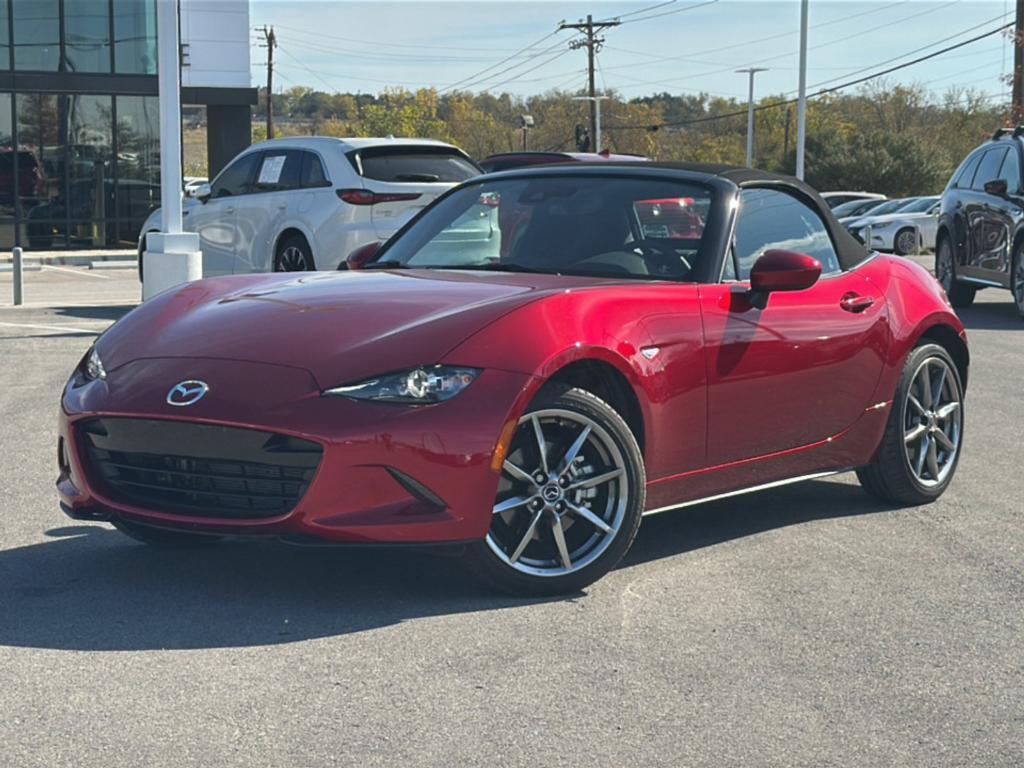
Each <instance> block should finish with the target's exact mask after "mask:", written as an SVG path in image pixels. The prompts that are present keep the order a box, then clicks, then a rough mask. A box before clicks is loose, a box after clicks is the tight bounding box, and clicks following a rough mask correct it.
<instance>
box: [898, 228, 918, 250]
mask: <svg viewBox="0 0 1024 768" xmlns="http://www.w3.org/2000/svg"><path fill="white" fill-rule="evenodd" d="M908 234H909V235H910V236H911V237H913V238H914V239H915V242H916V239H917V236H918V235H917V230H915V229H914V228H913V227H904V228H903V229H901V230H899V231H898V232H897V233H896V234H895V235H893V238H892V250H893V253H895V254H896V255H897V256H910V255H911V254H914V253H917V252H918V251H919V250H920V249H919V248H917V247H915V248H912V249H910V250H908V249H906V248H901V247H900V239H901V238H902V237H903V236H904V235H908Z"/></svg>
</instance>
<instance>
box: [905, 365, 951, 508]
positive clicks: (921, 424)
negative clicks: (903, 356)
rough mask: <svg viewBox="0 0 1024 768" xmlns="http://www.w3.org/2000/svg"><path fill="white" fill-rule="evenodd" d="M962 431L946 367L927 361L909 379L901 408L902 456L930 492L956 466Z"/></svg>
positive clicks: (915, 476)
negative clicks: (908, 386)
mask: <svg viewBox="0 0 1024 768" xmlns="http://www.w3.org/2000/svg"><path fill="white" fill-rule="evenodd" d="M962 428H963V405H962V403H961V402H960V389H959V387H958V386H957V379H956V374H955V373H954V371H953V370H952V368H951V367H950V365H949V363H947V362H946V361H945V360H943V359H941V358H939V357H928V358H926V359H925V360H923V361H922V362H921V364H920V366H918V368H917V371H915V373H914V377H913V378H912V379H911V384H910V388H909V389H908V391H907V397H906V401H905V402H904V404H903V449H904V450H903V454H904V457H905V458H906V461H907V462H908V464H909V466H910V471H911V472H912V473H913V475H914V478H915V479H916V480H917V482H918V483H920V484H921V485H923V486H925V487H927V488H932V487H935V486H937V485H940V484H941V483H942V482H944V481H945V480H946V477H947V476H948V475H949V473H950V471H951V470H952V468H953V467H954V466H955V465H956V458H957V454H958V452H959V451H960V436H961V432H962Z"/></svg>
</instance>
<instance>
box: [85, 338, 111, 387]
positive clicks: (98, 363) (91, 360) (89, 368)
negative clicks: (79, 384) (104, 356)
mask: <svg viewBox="0 0 1024 768" xmlns="http://www.w3.org/2000/svg"><path fill="white" fill-rule="evenodd" d="M85 378H87V379H89V380H90V381H93V380H95V379H105V378H107V371H106V369H105V368H104V367H103V361H102V360H100V353H99V352H97V351H96V347H95V346H94V347H93V348H92V349H90V350H89V354H88V355H87V356H86V358H85Z"/></svg>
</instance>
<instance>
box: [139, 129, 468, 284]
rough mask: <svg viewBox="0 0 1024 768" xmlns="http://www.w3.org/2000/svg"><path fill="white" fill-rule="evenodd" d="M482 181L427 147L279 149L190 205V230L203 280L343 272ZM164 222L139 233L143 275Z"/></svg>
mask: <svg viewBox="0 0 1024 768" xmlns="http://www.w3.org/2000/svg"><path fill="white" fill-rule="evenodd" d="M479 174H480V169H479V168H478V167H477V166H476V164H474V163H473V161H472V160H471V159H470V158H469V156H468V155H466V153H464V152H463V151H462V150H460V149H458V148H457V147H453V146H452V145H450V144H445V143H443V142H440V141H432V140H430V139H333V138H327V137H322V136H313V137H301V138H288V139H274V140H273V141H265V142H263V143H261V144H257V145H255V146H252V147H249V148H248V149H247V150H245V151H244V152H242V153H241V154H240V155H239V156H238V157H236V158H235V159H234V160H232V161H231V163H230V164H229V165H228V166H227V167H226V168H225V169H224V170H222V171H221V172H220V173H219V174H218V175H217V178H215V179H214V180H213V183H212V184H210V185H203V186H202V187H200V188H199V190H198V191H197V192H196V195H195V197H192V198H188V199H186V200H185V202H184V210H183V214H184V222H183V223H184V227H185V229H186V231H189V232H198V233H199V242H200V247H201V249H202V251H203V276H204V277H210V276H212V275H230V274H239V273H244V272H271V271H274V272H293V271H303V270H312V269H337V267H338V265H339V264H340V263H341V262H342V261H344V260H345V257H346V256H348V255H349V253H351V252H352V251H353V250H355V249H356V248H357V247H359V246H361V245H365V244H367V243H371V242H374V241H379V240H386V239H387V238H388V237H390V236H391V235H392V234H394V233H395V231H396V230H397V229H398V228H399V227H400V226H402V224H404V223H405V222H406V221H408V219H409V218H411V217H412V215H413V214H414V213H415V212H416V211H418V210H419V209H421V208H423V207H424V206H425V205H427V203H429V202H430V201H431V200H433V199H434V198H435V197H437V196H438V195H440V194H441V193H442V192H445V191H446V190H448V189H449V188H450V187H453V186H454V185H455V184H457V183H459V182H461V181H464V180H466V179H468V178H471V177H473V176H476V175H479ZM160 215H161V214H160V210H159V209H157V210H156V211H154V212H153V213H152V214H150V216H149V218H148V219H146V222H145V223H144V224H143V225H142V230H141V232H140V235H139V264H140V272H141V264H142V252H143V250H144V249H145V243H146V235H148V234H149V233H150V232H156V231H159V230H160V228H161V218H160Z"/></svg>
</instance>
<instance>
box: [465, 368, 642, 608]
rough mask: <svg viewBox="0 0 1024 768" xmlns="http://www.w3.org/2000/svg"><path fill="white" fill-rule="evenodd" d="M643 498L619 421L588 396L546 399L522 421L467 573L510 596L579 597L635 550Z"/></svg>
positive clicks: (568, 392) (636, 463)
mask: <svg viewBox="0 0 1024 768" xmlns="http://www.w3.org/2000/svg"><path fill="white" fill-rule="evenodd" d="M644 498H645V473H644V464H643V457H642V456H641V454H640V448H639V447H638V446H637V442H636V438H634V436H633V433H632V432H631V431H630V429H629V427H628V426H627V425H626V422H625V421H623V419H622V417H621V416H620V415H619V414H618V413H617V412H616V411H615V410H614V409H613V408H612V407H611V406H610V405H608V404H607V403H605V402H604V401H603V400H601V399H600V398H598V397H596V396H595V395H593V394H591V393H590V392H587V391H585V390H582V389H568V388H559V389H554V390H550V391H548V392H545V393H542V394H541V395H540V396H539V397H538V398H537V400H535V401H534V403H533V404H531V406H530V408H529V410H528V411H527V413H526V414H525V415H524V416H523V417H522V418H521V419H520V420H519V424H518V427H517V429H516V432H515V433H514V435H513V438H512V442H511V444H510V446H509V449H508V454H507V456H506V459H505V462H504V470H503V472H502V475H501V480H500V481H499V485H498V494H497V497H496V498H495V503H494V508H493V510H492V519H491V529H490V532H489V533H488V534H487V538H486V539H484V540H483V541H481V542H478V543H477V544H474V545H472V546H471V547H470V548H469V551H468V552H467V557H468V559H469V564H470V566H471V567H473V568H474V570H476V571H477V572H478V573H479V574H480V575H481V576H482V577H483V578H484V579H485V580H486V581H489V582H490V583H491V584H493V585H494V586H497V587H498V588H500V589H502V590H504V591H507V592H512V593H514V594H520V595H550V594H561V593H566V592H576V591H578V590H580V589H582V588H583V587H585V586H587V585H588V584H591V583H593V582H594V581H597V579H599V578H601V577H602V576H603V575H604V574H606V573H607V572H608V571H609V570H611V569H612V568H613V567H615V565H616V564H617V563H618V562H619V560H621V559H622V556H623V555H625V554H626V552H627V551H628V550H629V548H630V546H631V545H632V543H633V539H634V537H635V536H636V532H637V528H638V527H639V525H640V516H641V513H642V512H643V508H644Z"/></svg>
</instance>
